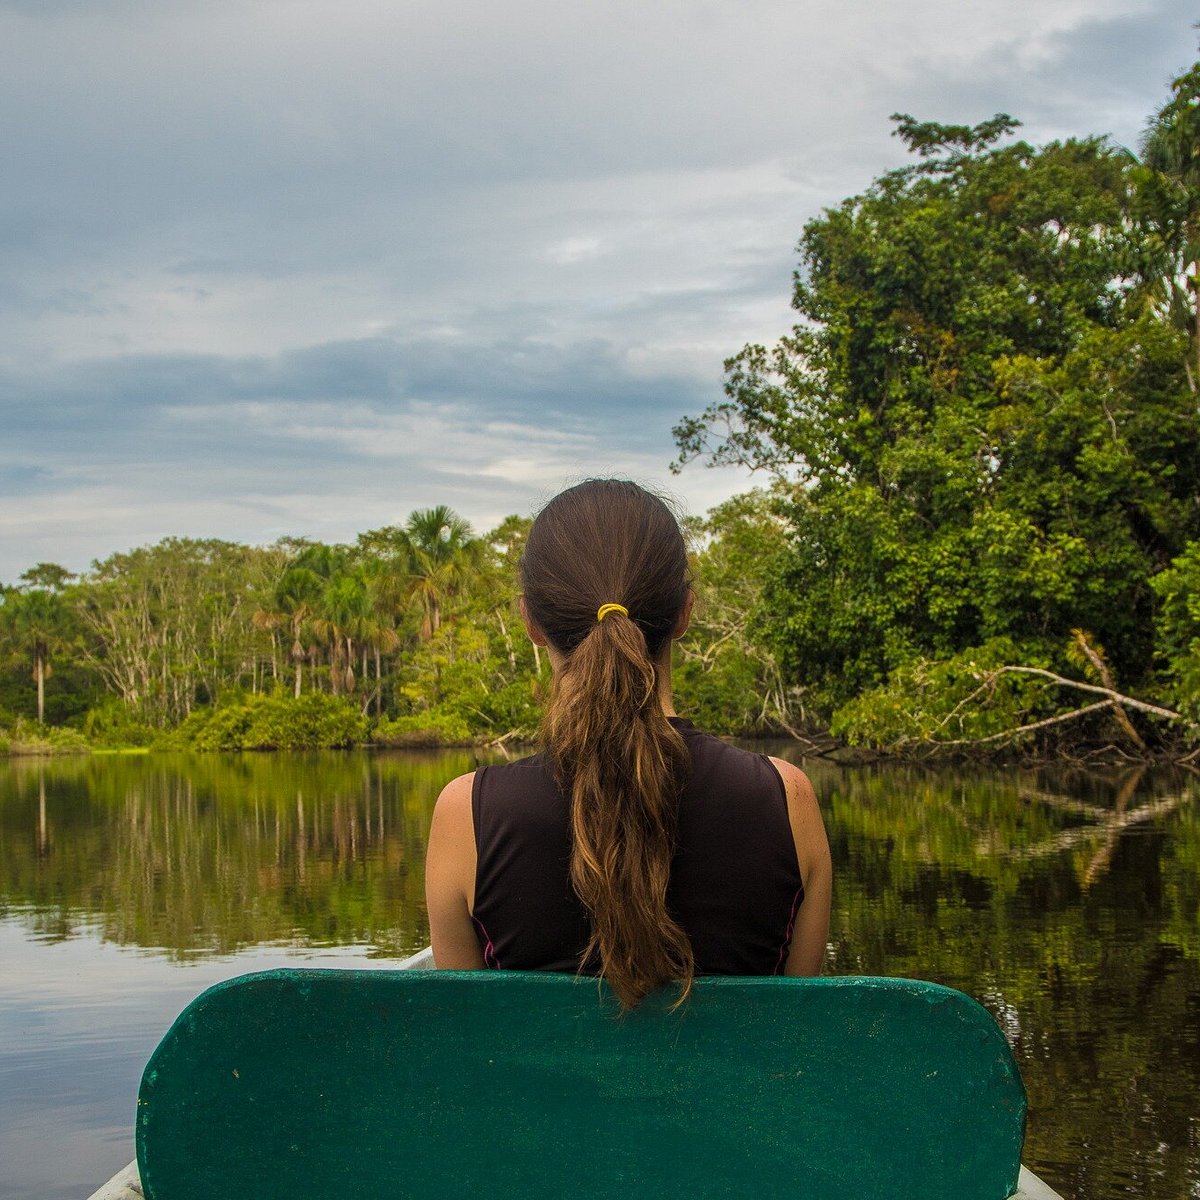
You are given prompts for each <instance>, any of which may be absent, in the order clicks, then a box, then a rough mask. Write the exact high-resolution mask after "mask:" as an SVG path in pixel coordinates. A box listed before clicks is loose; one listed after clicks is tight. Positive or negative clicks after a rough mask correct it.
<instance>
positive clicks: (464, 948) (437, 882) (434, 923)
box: [425, 773, 484, 971]
mask: <svg viewBox="0 0 1200 1200" xmlns="http://www.w3.org/2000/svg"><path fill="white" fill-rule="evenodd" d="M474 779H475V775H474V773H472V774H470V775H460V776H459V777H458V778H457V779H454V780H451V781H450V782H449V783H448V784H446V786H445V787H444V788H443V789H442V794H441V795H440V796H439V797H438V798H437V804H436V805H434V809H433V824H432V825H431V826H430V829H429V846H428V849H427V850H426V852H425V907H426V909H427V911H428V913H429V940H430V942H431V943H432V945H433V961H434V963H435V965H436V966H438V967H440V968H442V969H443V970H455V971H473V970H479V969H480V968H482V967H483V965H484V963H483V951H482V950H481V949H480V947H479V939H478V938H477V937H476V935H475V923H474V922H473V921H472V920H471V907H472V905H473V904H474V902H475V824H474V821H473V820H472V817H471V785H472V783H473V782H474Z"/></svg>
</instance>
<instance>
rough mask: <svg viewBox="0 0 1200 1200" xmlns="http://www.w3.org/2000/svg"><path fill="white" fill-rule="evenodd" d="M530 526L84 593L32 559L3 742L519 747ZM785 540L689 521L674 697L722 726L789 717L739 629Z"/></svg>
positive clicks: (5, 619)
mask: <svg viewBox="0 0 1200 1200" xmlns="http://www.w3.org/2000/svg"><path fill="white" fill-rule="evenodd" d="M529 524H530V522H529V520H528V519H525V518H519V517H509V518H508V519H507V520H505V521H504V522H503V523H502V524H501V525H500V526H499V527H498V528H496V529H495V530H493V531H491V532H490V533H488V534H485V535H483V536H476V535H475V534H474V533H473V531H472V530H471V528H470V527H469V525H468V524H467V523H466V522H465V521H463V520H462V519H461V518H460V517H459V516H458V515H457V514H456V513H454V512H453V511H452V510H451V509H448V508H446V507H435V508H429V509H421V510H418V511H416V512H413V513H412V514H411V515H410V516H409V518H408V520H407V521H406V522H405V523H404V525H403V526H389V527H386V528H383V529H374V530H371V531H369V532H367V533H363V534H361V535H360V536H359V537H358V538H357V540H356V541H355V543H354V544H352V545H326V544H324V543H320V542H308V541H301V540H288V541H284V542H280V543H277V544H276V545H274V546H270V547H266V548H262V547H253V546H243V545H238V544H236V543H231V542H223V541H215V540H193V539H183V538H168V539H166V540H164V541H161V542H159V543H158V544H157V545H153V546H147V547H144V548H142V549H138V550H134V551H131V552H129V553H126V554H114V555H112V556H111V557H109V558H106V559H104V560H103V561H100V562H96V563H95V564H94V565H93V567H92V569H91V570H90V571H88V572H86V573H84V574H83V575H81V576H79V577H75V576H73V575H71V574H70V573H69V572H68V571H66V570H65V569H64V568H62V567H60V566H57V565H55V564H50V563H39V564H38V565H37V566H35V567H32V568H30V569H29V570H28V571H26V572H25V573H24V574H23V575H22V576H21V578H20V581H19V582H18V584H17V585H16V586H15V587H11V588H6V589H5V590H4V592H3V603H2V604H0V652H2V653H3V659H2V663H3V671H2V673H0V727H4V726H7V727H8V728H9V729H10V730H12V731H13V732H12V733H10V738H9V740H10V742H11V741H12V740H14V739H15V740H16V741H17V742H18V744H20V743H22V742H24V743H30V744H32V743H33V742H35V741H36V740H37V737H38V736H39V731H38V730H37V729H36V728H34V727H33V722H38V723H41V724H43V725H44V726H46V727H48V729H49V730H51V731H52V730H53V729H54V728H56V727H66V728H67V729H70V730H75V731H78V734H82V735H83V736H84V737H85V738H86V739H87V740H90V741H91V742H93V743H97V744H101V745H104V744H110V745H150V744H153V745H159V746H195V747H199V748H211V749H236V748H258V747H271V746H322V745H350V744H357V743H360V742H363V741H367V740H373V741H377V742H390V743H400V744H403V743H409V744H416V743H426V742H443V743H454V742H467V741H471V740H477V739H484V740H488V739H496V738H504V737H511V736H513V735H532V733H533V732H534V730H535V728H536V725H537V720H538V714H539V702H540V700H541V698H542V696H543V695H544V691H545V689H546V687H548V686H549V679H550V671H549V663H548V661H547V660H546V658H545V655H544V654H543V653H541V652H540V651H539V650H538V648H537V647H536V646H534V645H533V644H532V643H531V642H530V641H529V639H528V638H527V637H526V636H525V631H524V629H523V627H522V625H521V621H520V616H519V614H518V610H517V604H516V596H517V581H516V565H517V562H518V560H519V557H520V553H521V547H522V545H523V542H524V539H525V537H526V534H527V533H528V529H529ZM778 529H779V526H778V522H777V521H776V520H775V518H773V517H771V516H770V514H769V513H767V512H766V509H765V505H764V504H763V503H762V502H761V501H760V500H756V499H755V498H753V497H751V498H747V499H744V500H740V501H738V502H736V503H734V504H732V505H729V506H726V507H725V508H724V509H719V510H717V512H715V513H714V514H713V516H712V517H711V518H710V520H709V521H708V522H705V523H699V522H693V523H691V525H690V531H691V533H692V534H693V535H694V538H695V543H696V553H695V556H694V563H695V572H696V586H697V589H698V591H699V592H700V594H701V597H702V601H701V605H700V609H701V612H700V614H699V615H698V618H697V621H696V625H695V630H694V634H693V636H692V638H691V639H689V644H688V647H687V650H686V651H685V652H682V653H681V656H680V661H679V663H678V666H677V673H678V676H679V687H680V690H681V697H682V696H685V697H686V698H687V704H688V709H689V711H691V712H694V713H696V714H697V716H698V717H700V719H702V720H704V721H706V723H707V724H709V725H710V727H713V728H718V729H720V730H721V731H723V732H730V733H752V732H760V731H769V730H775V731H778V730H780V729H782V728H784V727H785V726H786V725H787V724H788V722H789V721H790V718H791V711H790V707H789V696H788V694H787V691H786V689H785V688H784V686H783V683H782V681H781V678H780V676H779V673H778V671H777V669H776V667H775V664H774V660H773V659H772V658H771V657H770V655H769V654H767V653H766V652H764V651H762V650H760V649H758V648H757V647H756V646H755V645H754V644H752V642H751V641H750V640H749V638H748V636H747V634H746V630H745V625H746V620H747V613H748V611H749V608H750V606H751V604H752V602H753V598H754V593H755V590H756V585H757V584H758V583H759V582H761V579H760V576H759V574H758V571H757V567H756V555H757V554H758V553H759V552H760V551H762V550H763V549H764V547H766V546H767V545H769V543H770V542H771V540H772V538H774V539H778V537H779V532H778ZM727 579H728V581H729V582H728V586H726V580H727ZM718 592H719V594H718ZM710 593H711V602H706V601H708V600H709V599H710ZM22 721H24V723H22ZM41 736H42V737H43V738H45V737H49V740H50V741H51V742H54V741H55V736H54V734H53V733H52V732H47V731H42V732H41ZM57 742H58V744H60V745H62V746H64V747H71V746H74V745H79V744H82V743H81V742H80V741H79V737H78V736H75V737H72V736H71V735H70V734H60V735H58V737H57Z"/></svg>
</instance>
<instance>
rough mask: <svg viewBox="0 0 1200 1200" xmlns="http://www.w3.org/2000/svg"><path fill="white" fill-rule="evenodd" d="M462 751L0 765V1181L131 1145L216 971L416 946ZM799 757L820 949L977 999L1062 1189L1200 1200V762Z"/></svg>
mask: <svg viewBox="0 0 1200 1200" xmlns="http://www.w3.org/2000/svg"><path fill="white" fill-rule="evenodd" d="M767 749H769V751H770V752H772V753H776V754H782V755H783V756H785V757H794V756H793V755H792V754H791V753H790V752H789V750H788V748H787V747H779V746H772V747H767ZM797 761H799V760H797ZM475 763H476V758H475V756H474V755H472V754H471V753H469V752H444V753H436V754H431V753H420V752H415V751H407V752H390V753H367V752H348V753H330V754H309V755H278V754H277V755H205V756H182V755H181V756H169V755H147V756H111V757H110V756H96V757H91V758H75V759H60V760H51V761H41V760H12V761H9V762H2V761H0V1200H15V1198H17V1197H20V1198H22V1200H24V1198H26V1197H38V1198H39V1200H58V1198H62V1200H82V1198H83V1197H86V1196H87V1195H88V1194H89V1193H90V1192H91V1191H92V1190H93V1189H94V1188H95V1187H97V1186H98V1185H99V1184H100V1183H102V1182H103V1181H104V1180H105V1179H106V1178H108V1177H109V1176H110V1175H111V1174H113V1173H114V1172H115V1171H116V1170H117V1169H118V1168H119V1167H121V1166H123V1165H124V1164H125V1163H126V1162H128V1161H129V1159H131V1158H132V1157H133V1145H132V1126H133V1113H134V1101H135V1097H136V1093H137V1086H138V1080H139V1078H140V1074H141V1069H142V1067H143V1065H144V1064H145V1061H146V1058H147V1057H148V1056H149V1054H150V1051H151V1050H152V1049H153V1047H154V1045H155V1043H156V1042H157V1041H158V1039H159V1037H160V1036H161V1035H162V1033H163V1032H164V1031H165V1029H166V1027H167V1026H168V1025H169V1023H170V1022H171V1020H172V1019H173V1018H174V1016H175V1015H176V1014H177V1013H178V1012H179V1010H180V1009H181V1008H183V1006H184V1005H185V1004H186V1003H187V1002H188V1001H189V1000H190V999H191V998H192V997H193V996H194V995H195V994H196V993H197V992H199V991H201V990H202V989H203V988H204V987H206V986H208V985H209V984H211V983H213V982H216V981H217V980H219V979H223V978H227V977H229V976H231V975H237V974H241V973H243V972H245V971H248V970H256V969H260V968H263V967H268V966H276V965H283V964H290V965H296V964H299V963H310V964H318V965H324V966H330V965H341V966H356V967H388V966H392V965H394V963H395V961H396V959H398V958H400V957H402V956H404V955H406V954H408V953H411V952H412V951H413V950H415V949H417V948H419V947H420V946H421V945H423V944H424V943H425V941H426V940H427V933H428V928H427V923H426V918H425V910H424V904H423V899H422V895H423V884H424V880H423V860H424V852H425V838H426V832H427V830H428V827H429V815H430V811H431V809H432V805H433V801H434V798H435V796H436V795H437V792H438V790H439V789H440V787H441V786H442V784H443V783H444V782H445V781H446V780H447V779H449V778H451V777H452V776H453V775H456V774H458V773H460V772H462V771H466V770H470V769H471V768H472V767H473V766H474V765H475ZM803 765H804V766H805V767H806V769H807V770H808V771H809V773H810V775H811V776H812V778H813V781H814V784H815V785H816V788H817V792H818V795H819V796H820V798H821V803H822V808H823V811H824V813H825V820H826V824H827V826H828V829H829V834H830V841H831V845H832V848H833V858H834V867H835V872H836V883H835V893H834V916H833V924H832V928H831V932H830V951H829V969H830V971H831V972H834V973H839V974H889V975H906V976H914V977H919V978H923V979H931V980H935V981H937V982H939V983H944V984H949V985H950V986H953V987H957V988H960V989H962V990H963V991H966V992H968V993H970V994H971V995H973V996H975V997H976V998H977V999H979V1000H980V1001H981V1002H982V1003H983V1004H984V1005H985V1006H986V1007H987V1008H988V1009H990V1010H991V1012H992V1013H993V1014H994V1015H995V1016H996V1018H997V1020H998V1021H999V1022H1000V1025H1001V1027H1002V1028H1003V1030H1004V1032H1005V1033H1006V1035H1007V1036H1008V1038H1009V1041H1010V1043H1011V1044H1012V1046H1013V1050H1014V1052H1015V1054H1016V1057H1017V1061H1018V1063H1019V1065H1020V1068H1021V1072H1022V1075H1023V1077H1024V1080H1025V1085H1026V1088H1027V1090H1028V1093H1029V1101H1030V1109H1029V1126H1028V1136H1027V1139H1026V1145H1025V1153H1024V1156H1023V1157H1024V1160H1025V1162H1026V1163H1027V1164H1028V1165H1029V1166H1030V1167H1032V1168H1033V1169H1034V1170H1035V1171H1036V1172H1037V1173H1038V1174H1040V1175H1042V1176H1043V1178H1045V1179H1046V1180H1047V1181H1048V1182H1049V1183H1051V1184H1052V1185H1053V1186H1054V1187H1055V1188H1057V1189H1058V1190H1059V1191H1060V1192H1061V1193H1062V1194H1063V1196H1064V1197H1067V1200H1107V1198H1110V1197H1111V1198H1116V1197H1126V1196H1137V1197H1147V1198H1151V1200H1181V1198H1183V1197H1200V801H1198V800H1197V796H1198V795H1200V780H1198V779H1197V778H1196V777H1195V776H1193V775H1188V774H1184V773H1176V772H1170V771H1146V770H1141V769H1130V770H1128V771H1123V772H1113V771H1107V772H1096V773H1093V772H1079V771H1076V772H1067V771H1061V770H1056V771H1036V772H1034V771H1019V770H1015V769H1012V770H986V771H984V770H979V771H970V772H964V771H962V770H955V771H951V770H938V771H923V770H917V769H913V768H904V767H896V766H886V767H873V768H838V767H834V766H831V765H829V764H827V763H823V762H808V763H805V764H803Z"/></svg>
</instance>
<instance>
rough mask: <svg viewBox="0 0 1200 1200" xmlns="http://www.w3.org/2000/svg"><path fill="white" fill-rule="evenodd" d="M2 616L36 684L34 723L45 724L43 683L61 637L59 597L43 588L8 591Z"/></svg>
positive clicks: (62, 613) (48, 675)
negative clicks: (28, 661) (25, 658)
mask: <svg viewBox="0 0 1200 1200" xmlns="http://www.w3.org/2000/svg"><path fill="white" fill-rule="evenodd" d="M3 612H4V616H5V622H4V623H5V625H6V626H8V629H9V632H10V636H11V637H12V639H13V641H14V643H15V645H16V647H17V649H18V651H19V652H21V653H24V654H28V655H29V657H30V659H31V660H32V668H33V679H34V682H35V683H36V684H37V719H38V724H39V725H44V724H45V723H46V680H47V679H49V678H50V676H51V675H52V674H53V667H52V666H51V664H50V658H51V655H52V654H53V653H55V652H56V651H57V650H58V648H59V646H60V644H61V642H62V635H63V623H64V618H65V612H64V606H63V601H62V597H61V596H60V595H59V594H58V593H57V592H52V591H49V590H48V589H46V588H29V589H27V590H20V589H16V588H14V589H12V590H10V591H9V592H8V593H7V594H6V595H5V597H4V606H3Z"/></svg>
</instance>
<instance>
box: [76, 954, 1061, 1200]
mask: <svg viewBox="0 0 1200 1200" xmlns="http://www.w3.org/2000/svg"><path fill="white" fill-rule="evenodd" d="M432 965H433V964H432V958H431V955H430V953H429V951H428V950H425V951H422V952H421V953H420V954H417V955H414V956H413V957H412V958H410V959H408V960H406V961H404V962H403V963H401V964H399V971H396V970H393V971H328V970H292V971H287V970H284V971H267V972H260V973H258V974H255V975H249V976H243V977H241V978H240V979H237V980H231V981H227V982H226V983H223V984H218V985H217V986H216V987H214V988H211V989H209V991H208V992H206V993H204V994H203V995H202V996H201V997H199V998H198V999H197V1000H196V1001H194V1002H193V1004H192V1005H191V1006H189V1008H188V1009H187V1010H185V1012H184V1013H183V1014H182V1016H181V1017H180V1018H179V1020H178V1021H177V1022H176V1023H175V1025H174V1026H173V1027H172V1029H171V1031H170V1032H169V1033H168V1034H167V1036H166V1037H165V1038H164V1039H163V1042H162V1043H161V1044H160V1046H159V1048H158V1050H156V1051H155V1054H154V1055H153V1056H152V1058H151V1060H150V1063H149V1064H148V1065H147V1068H146V1074H145V1076H144V1078H143V1083H142V1090H141V1093H140V1096H139V1112H138V1128H137V1140H138V1155H139V1159H138V1161H140V1162H141V1164H142V1168H141V1172H142V1173H141V1174H139V1168H138V1163H137V1162H134V1163H130V1164H129V1166H127V1167H126V1168H125V1169H124V1170H123V1171H121V1172H119V1173H118V1174H117V1175H116V1176H114V1178H113V1179H111V1180H110V1181H109V1182H108V1183H107V1184H105V1185H104V1186H103V1187H102V1188H100V1189H99V1190H98V1191H97V1192H95V1193H93V1196H92V1197H91V1200H135V1198H139V1197H141V1196H142V1195H143V1191H142V1186H141V1180H142V1176H143V1175H144V1178H145V1180H146V1182H147V1190H148V1191H149V1192H150V1194H151V1195H152V1196H154V1197H155V1200H160V1198H161V1200H177V1198H178V1200H199V1198H200V1197H204V1198H205V1200H207V1197H210V1196H213V1195H225V1194H231V1195H232V1194H244V1195H254V1196H256V1197H264V1198H265V1197H276V1196H277V1197H285V1196H286V1197H289V1198H290V1197H296V1196H303V1195H306V1194H311V1195H321V1196H324V1195H338V1196H339V1197H374V1196H408V1195H411V1196H421V1197H424V1196H429V1197H433V1196H435V1195H436V1196H438V1197H439V1200H441V1197H448V1196H455V1195H467V1194H472V1195H474V1194H477V1193H479V1192H481V1191H483V1189H484V1188H486V1189H487V1192H488V1194H489V1195H490V1196H492V1197H493V1200H500V1198H502V1197H505V1196H513V1197H516V1196H521V1197H523V1198H524V1197H527V1196H532V1197H545V1198H547V1200H551V1198H557V1197H561V1196H563V1195H566V1194H572V1195H576V1196H580V1197H600V1196H610V1195H613V1196H615V1195H622V1196H625V1195H632V1196H635V1197H636V1196H638V1195H653V1196H655V1197H662V1196H669V1195H684V1194H686V1195H688V1196H689V1197H702V1196H705V1195H713V1196H716V1195H722V1196H723V1195H728V1194H735V1195H737V1194H741V1195H755V1196H756V1197H758V1196H763V1197H766V1198H769V1197H781V1198H782V1197H789V1196H794V1195H804V1196H805V1197H807V1198H810V1200H842V1198H851V1197H852V1198H853V1200H860V1198H864V1197H875V1196H879V1197H884V1196H886V1197H896V1198H900V1197H905V1196H911V1197H914V1198H916V1197H920V1198H921V1200H1003V1198H1004V1197H1006V1196H1015V1197H1016V1198H1017V1200H1061V1197H1058V1196H1057V1194H1056V1193H1055V1192H1054V1191H1053V1190H1052V1189H1051V1188H1049V1187H1048V1186H1047V1185H1046V1184H1045V1183H1044V1182H1043V1181H1042V1180H1040V1179H1038V1178H1037V1176H1036V1175H1034V1174H1033V1173H1032V1172H1031V1171H1029V1170H1027V1169H1026V1168H1025V1167H1023V1166H1022V1165H1021V1164H1020V1162H1019V1156H1020V1149H1021V1143H1022V1139H1023V1135H1024V1118H1025V1093H1024V1087H1023V1086H1022V1084H1021V1081H1020V1076H1019V1074H1018V1072H1017V1069H1016V1065H1015V1062H1014V1061H1013V1060H1012V1055H1011V1051H1010V1049H1009V1047H1008V1044H1007V1042H1006V1041H1005V1039H1004V1036H1003V1034H1002V1033H1001V1032H1000V1030H999V1029H998V1028H997V1026H996V1024H995V1022H994V1020H993V1019H992V1018H991V1016H990V1014H988V1013H987V1012H986V1010H984V1009H983V1008H981V1007H980V1006H979V1005H978V1004H976V1003H975V1001H973V1000H971V999H970V998H969V997H966V996H964V995H963V994H962V993H959V992H955V991H953V990H952V989H948V988H942V987H940V986H938V985H936V984H928V983H921V982H917V981H911V980H889V979H871V978H857V977H856V978H845V977H843V978H830V979H817V980H786V979H719V980H718V979H704V980H698V981H697V984H696V989H695V992H694V993H693V997H692V999H691V1000H689V1002H688V1005H687V1006H685V1008H684V1009H683V1010H681V1014H682V1015H681V1014H679V1013H672V1012H670V1011H669V1010H668V1008H667V1005H666V1002H665V1000H662V999H661V998H658V997H652V998H651V1000H650V1001H648V1002H647V1004H646V1005H645V1006H643V1008H642V1009H639V1010H638V1012H637V1013H635V1014H633V1015H631V1016H627V1017H623V1018H621V1019H619V1020H617V1019H614V1016H613V1011H612V1004H611V998H609V997H607V995H606V993H605V990H604V989H603V988H602V987H599V986H598V985H597V984H596V983H595V982H594V981H591V980H579V979H576V978H574V977H572V976H554V975H544V974H540V973H536V972H534V973H524V974H518V973H508V972H426V971H423V970H421V969H422V968H428V967H431V966H432ZM414 970H416V971H420V974H400V973H399V972H401V971H403V972H413V971H414ZM481 1121H482V1122H483V1123H484V1128H482V1129H481V1127H480V1122H481ZM504 1150H507V1153H505V1152H503V1151H504ZM498 1151H500V1152H498ZM531 1164H532V1165H531ZM581 1164H586V1165H585V1166H584V1168H583V1169H582V1170H581Z"/></svg>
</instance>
